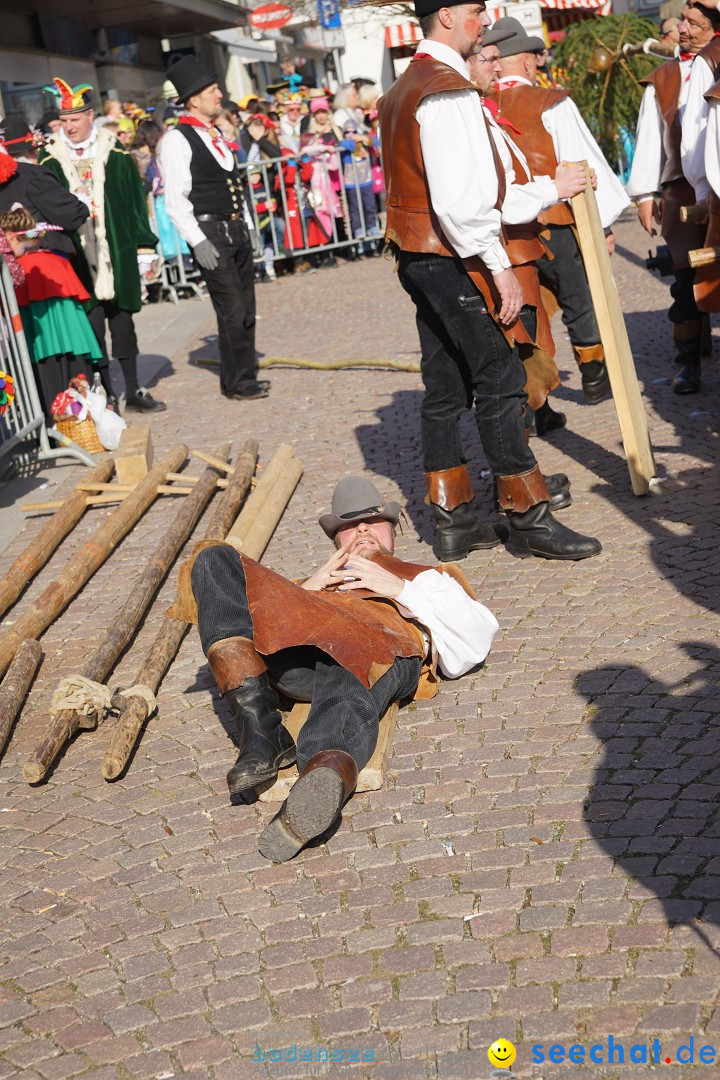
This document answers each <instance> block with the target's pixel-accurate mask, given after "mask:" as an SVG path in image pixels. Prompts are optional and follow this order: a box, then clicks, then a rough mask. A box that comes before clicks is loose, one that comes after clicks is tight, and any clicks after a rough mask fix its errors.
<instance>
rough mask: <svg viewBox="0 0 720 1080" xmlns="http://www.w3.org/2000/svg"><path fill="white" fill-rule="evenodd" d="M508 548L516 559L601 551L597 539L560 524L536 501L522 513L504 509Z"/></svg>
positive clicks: (573, 556) (580, 555) (566, 556)
mask: <svg viewBox="0 0 720 1080" xmlns="http://www.w3.org/2000/svg"><path fill="white" fill-rule="evenodd" d="M507 520H508V525H509V526H510V549H511V551H512V553H513V555H517V556H518V558H520V559H527V558H530V556H531V555H538V556H540V557H541V558H543V559H564V560H568V561H571V560H579V559H589V558H590V557H591V556H592V555H598V554H599V553H600V552H601V551H602V545H601V543H600V541H599V540H596V539H595V538H594V537H592V536H582V535H581V533H576V532H573V530H572V529H567V528H566V527H565V526H564V525H561V524H560V522H559V521H556V520H555V518H554V517H553V516H552V514H551V513H550V508H549V505H548V503H546V502H541V503H537V505H536V506H531V507H530V509H529V510H526V511H525V513H523V514H518V513H513V512H512V511H507Z"/></svg>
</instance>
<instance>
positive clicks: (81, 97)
mask: <svg viewBox="0 0 720 1080" xmlns="http://www.w3.org/2000/svg"><path fill="white" fill-rule="evenodd" d="M43 89H44V90H46V91H47V92H48V93H49V94H52V95H53V97H54V98H55V102H56V105H57V110H58V112H59V113H60V115H61V116H69V115H70V114H71V113H81V112H87V110H88V109H92V101H90V99H89V96H88V95H89V94H91V93H92V91H93V87H92V86H90V84H89V83H79V84H78V85H77V86H70V85H69V84H68V83H66V82H65V80H64V79H59V78H55V79H53V84H52V86H45V87H43Z"/></svg>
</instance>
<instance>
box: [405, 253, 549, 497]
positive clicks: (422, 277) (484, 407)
mask: <svg viewBox="0 0 720 1080" xmlns="http://www.w3.org/2000/svg"><path fill="white" fill-rule="evenodd" d="M399 277H400V284H401V285H402V287H403V288H404V289H405V291H406V292H407V293H408V295H409V296H410V298H411V300H412V301H413V303H414V304H415V309H416V322H417V328H418V334H419V335H420V348H421V352H422V360H421V372H422V378H423V383H424V384H425V396H424V398H423V403H422V410H421V429H422V449H423V464H424V468H425V471H426V472H435V471H438V470H442V469H452V468H454V467H455V466H456V465H464V464H465V461H466V459H465V456H464V454H463V449H462V445H461V441H460V416H461V415H462V413H463V411H464V410H465V409H466V408H468V407H469V406H470V405H471V404H472V403H473V401H474V403H475V419H476V421H477V426H478V431H479V433H480V440H481V442H482V446H483V450H484V451H485V456H486V458H487V460H488V464H489V466H490V468H491V470H492V472H493V475H495V476H515V475H516V474H517V473H523V472H527V471H528V470H530V469H532V468H533V466H534V465H535V456H534V454H533V452H532V450H530V448H529V447H528V444H527V441H526V439H525V425H524V421H523V409H524V407H525V403H526V401H527V396H526V394H525V390H524V387H525V368H524V367H523V365H522V363H521V361H520V358H519V356H518V352H517V349H512V348H510V346H509V345H508V343H507V341H506V339H505V337H504V336H503V334H502V332H501V331H500V329H499V328H498V326H497V325H496V323H495V321H494V320H493V319H492V317H491V316H490V315H489V314H488V312H487V309H486V307H485V301H484V299H483V297H482V296H481V294H480V293H479V292H478V290H477V289H476V288H475V286H474V285H473V283H472V281H471V280H470V278H469V277H468V275H467V273H466V271H465V268H464V267H463V265H462V263H461V262H460V260H456V259H449V258H444V257H443V256H440V255H425V254H414V253H412V252H407V251H403V252H401V253H400V265H399Z"/></svg>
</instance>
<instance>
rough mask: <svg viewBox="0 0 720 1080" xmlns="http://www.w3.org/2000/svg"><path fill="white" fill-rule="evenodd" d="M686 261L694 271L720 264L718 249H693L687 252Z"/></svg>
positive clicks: (719, 251)
mask: <svg viewBox="0 0 720 1080" xmlns="http://www.w3.org/2000/svg"><path fill="white" fill-rule="evenodd" d="M688 261H689V263H690V265H691V266H692V268H693V269H694V270H696V269H697V268H698V266H712V264H713V263H716V262H720V247H706V248H695V250H694V251H689V252H688Z"/></svg>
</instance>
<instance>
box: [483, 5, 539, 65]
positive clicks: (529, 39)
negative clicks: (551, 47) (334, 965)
mask: <svg viewBox="0 0 720 1080" xmlns="http://www.w3.org/2000/svg"><path fill="white" fill-rule="evenodd" d="M482 43H483V48H484V47H485V46H486V45H497V48H498V53H499V54H500V59H501V60H503V59H504V58H505V57H506V56H517V55H518V53H538V52H544V51H545V49H547V45H546V44H545V42H544V41H543V39H542V38H541V37H537V36H535V35H533V36H530V34H528V32H527V30H526V29H525V27H524V26H523V25H522V23H521V22H518V20H517V19H513V18H512V16H506V17H505V18H503V19H498V20H497V21H496V22H494V23H493V24H492V26H491V27H490V29H489V30H488V32H487V33H486V35H485V37H484V38H483V42H482Z"/></svg>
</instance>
